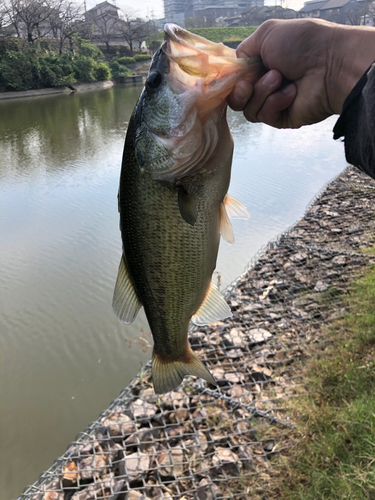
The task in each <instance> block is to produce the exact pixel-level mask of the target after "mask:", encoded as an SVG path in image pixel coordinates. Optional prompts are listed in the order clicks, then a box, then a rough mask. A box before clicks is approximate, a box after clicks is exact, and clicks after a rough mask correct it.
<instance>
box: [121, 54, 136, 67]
mask: <svg viewBox="0 0 375 500" xmlns="http://www.w3.org/2000/svg"><path fill="white" fill-rule="evenodd" d="M117 61H118V62H119V63H120V64H123V65H124V66H127V65H128V64H135V63H136V62H137V61H136V60H135V58H134V57H126V56H124V57H120V58H119V59H117Z"/></svg>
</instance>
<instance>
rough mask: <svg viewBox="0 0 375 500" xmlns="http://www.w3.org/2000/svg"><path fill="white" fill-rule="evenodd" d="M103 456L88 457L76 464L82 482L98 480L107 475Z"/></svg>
mask: <svg viewBox="0 0 375 500" xmlns="http://www.w3.org/2000/svg"><path fill="white" fill-rule="evenodd" d="M106 465H107V464H106V457H105V455H90V456H88V457H86V458H83V459H82V460H81V461H80V462H79V464H78V470H79V472H80V474H81V479H82V480H83V481H87V480H93V479H94V477H95V478H99V477H101V476H103V475H104V474H106V473H107V469H106Z"/></svg>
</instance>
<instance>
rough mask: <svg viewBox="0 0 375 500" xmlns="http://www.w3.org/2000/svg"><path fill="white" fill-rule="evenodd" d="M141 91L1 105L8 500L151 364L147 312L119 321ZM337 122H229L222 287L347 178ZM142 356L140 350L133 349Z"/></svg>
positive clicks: (2, 459) (0, 427)
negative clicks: (325, 190)
mask: <svg viewBox="0 0 375 500" xmlns="http://www.w3.org/2000/svg"><path fill="white" fill-rule="evenodd" d="M139 92H140V88H136V87H133V88H120V87H118V88H113V89H110V90H101V91H98V92H92V93H86V94H75V95H59V96H53V97H44V98H42V97H41V98H34V99H30V100H25V99H20V100H16V101H12V102H10V101H8V102H0V350H1V351H0V437H1V445H0V498H1V500H9V499H11V498H15V497H17V496H18V495H19V494H20V493H21V492H22V490H23V488H24V487H25V486H26V485H27V484H30V483H32V482H34V480H36V479H37V477H38V475H39V474H40V473H41V472H42V471H43V470H45V469H46V468H48V467H49V466H50V465H51V464H52V462H53V460H54V459H55V458H56V457H57V456H58V455H60V454H62V453H63V452H64V451H65V449H66V446H67V445H68V443H69V442H70V441H71V440H72V439H74V437H75V435H76V434H77V433H78V432H79V431H81V430H83V429H84V428H85V427H86V425H87V424H88V423H89V422H90V421H92V420H94V419H95V418H96V417H97V416H98V414H99V413H100V411H101V410H103V409H104V408H105V407H107V406H108V404H109V403H110V401H111V400H112V399H113V398H115V397H116V396H117V395H118V393H119V392H120V390H121V389H122V388H123V387H124V386H125V385H126V384H127V383H128V382H129V380H130V379H131V378H132V377H134V376H135V375H136V373H137V372H138V371H139V369H140V367H141V365H142V363H144V362H145V361H147V360H148V359H149V357H150V352H151V351H150V348H148V349H147V352H144V351H145V350H146V348H147V346H146V345H145V343H144V342H143V341H142V340H139V337H140V336H141V337H143V338H145V339H146V340H147V339H149V337H148V336H147V335H148V326H147V322H146V321H145V317H144V315H143V314H140V315H139V317H138V318H137V320H136V322H135V323H134V324H133V325H123V324H121V323H120V322H119V321H118V319H117V318H116V317H115V315H114V314H113V312H112V309H111V300H112V293H113V287H114V282H115V279H116V274H117V267H118V264H119V260H120V255H121V241H120V233H119V230H118V213H117V199H116V196H117V189H118V178H119V171H120V164H121V156H122V149H123V143H124V137H125V132H126V128H127V124H128V121H129V118H130V114H131V112H132V110H133V107H134V104H135V102H136V99H137V97H138V95H139ZM334 121H335V120H334V119H330V120H326V121H325V122H323V123H321V124H318V125H315V126H310V127H306V128H304V129H301V130H296V131H290V130H289V131H279V130H274V129H271V128H269V127H267V126H265V125H262V124H250V123H247V122H246V120H245V119H244V118H243V117H242V115H241V114H240V113H234V112H230V113H229V123H230V127H231V130H232V132H233V136H234V141H235V155H234V161H233V175H232V183H231V188H230V193H231V194H232V195H233V196H235V197H236V198H238V199H240V200H241V201H242V202H244V203H245V204H246V205H247V207H248V209H249V211H250V213H251V219H250V220H248V221H242V220H235V221H234V222H233V226H234V232H235V236H236V243H235V245H234V246H229V245H227V244H226V243H225V242H222V244H221V249H220V254H219V259H218V266H217V270H218V272H219V273H220V275H221V282H222V285H223V286H225V285H227V284H229V283H230V282H231V281H232V280H234V279H235V278H236V277H237V276H238V275H239V274H241V273H242V271H243V269H244V267H245V266H246V264H247V262H248V261H249V260H250V259H251V257H252V256H253V255H254V254H255V253H256V251H257V250H258V249H259V248H260V247H261V246H262V245H264V244H265V243H267V241H269V239H271V238H273V237H274V236H276V235H277V234H279V233H280V232H281V231H283V230H284V229H286V228H287V227H288V226H289V225H290V224H292V223H293V222H294V221H295V220H296V219H297V218H299V217H300V216H301V215H302V213H303V212H304V210H305V208H306V205H307V204H308V202H309V201H310V200H311V198H312V197H313V196H314V195H315V194H316V193H317V192H318V191H319V190H320V189H321V187H322V186H323V185H324V184H325V183H326V182H327V181H328V180H329V179H331V178H332V177H333V176H335V175H336V174H338V173H339V172H340V171H341V170H342V169H343V168H344V167H345V166H346V162H345V159H344V153H343V146H342V144H341V143H335V142H334V141H333V140H332V132H331V130H332V127H333V124H334ZM129 346H131V347H129Z"/></svg>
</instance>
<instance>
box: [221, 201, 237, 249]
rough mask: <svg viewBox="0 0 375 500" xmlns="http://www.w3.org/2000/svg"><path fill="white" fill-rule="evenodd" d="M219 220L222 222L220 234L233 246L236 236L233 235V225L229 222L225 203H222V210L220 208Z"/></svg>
mask: <svg viewBox="0 0 375 500" xmlns="http://www.w3.org/2000/svg"><path fill="white" fill-rule="evenodd" d="M219 220H220V233H221V236H222V237H223V239H224V240H225V241H226V242H227V243H229V244H230V245H233V243H234V234H233V228H232V224H231V222H230V220H229V217H228V214H227V211H226V209H225V205H224V202H221V203H220V208H219Z"/></svg>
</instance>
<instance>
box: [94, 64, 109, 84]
mask: <svg viewBox="0 0 375 500" xmlns="http://www.w3.org/2000/svg"><path fill="white" fill-rule="evenodd" d="M108 78H111V71H110V69H109V66H108V64H107V63H105V62H99V63H96V69H95V79H96V80H108Z"/></svg>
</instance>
